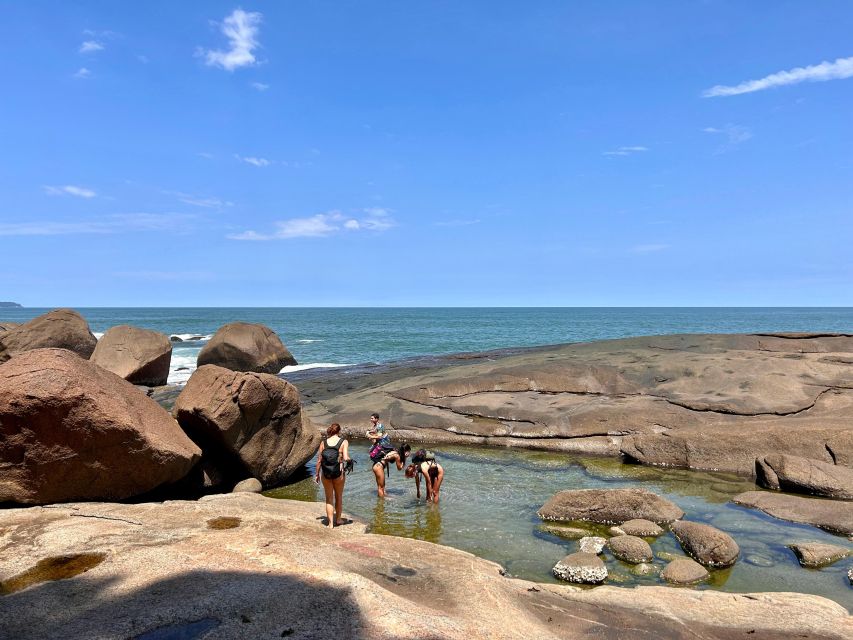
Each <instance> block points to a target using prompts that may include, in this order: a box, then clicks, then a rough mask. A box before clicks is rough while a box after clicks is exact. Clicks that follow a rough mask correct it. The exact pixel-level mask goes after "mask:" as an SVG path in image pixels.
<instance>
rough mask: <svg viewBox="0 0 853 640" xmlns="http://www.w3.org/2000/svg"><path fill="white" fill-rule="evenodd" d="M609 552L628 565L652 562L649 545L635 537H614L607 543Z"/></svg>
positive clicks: (652, 555) (652, 556) (652, 557)
mask: <svg viewBox="0 0 853 640" xmlns="http://www.w3.org/2000/svg"><path fill="white" fill-rule="evenodd" d="M607 546H608V547H609V548H610V552H611V553H612V554H613V555H614V556H616V557H617V558H619V559H620V560H623V561H624V562H628V563H630V564H640V563H646V562H652V561H653V560H654V554H653V553H652V548H651V547H650V546H649V543H648V542H646V541H645V540H643V539H642V538H637V537H636V536H628V535H625V536H616V537H614V538H610V540H608V541H607Z"/></svg>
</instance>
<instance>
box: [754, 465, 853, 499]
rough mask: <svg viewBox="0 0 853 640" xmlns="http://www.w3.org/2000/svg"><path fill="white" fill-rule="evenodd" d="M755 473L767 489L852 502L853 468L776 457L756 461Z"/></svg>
mask: <svg viewBox="0 0 853 640" xmlns="http://www.w3.org/2000/svg"><path fill="white" fill-rule="evenodd" d="M755 474H756V482H757V483H758V484H759V485H761V486H762V487H766V488H767V489H776V490H781V491H789V492H795V493H810V494H812V495H816V496H823V497H826V498H838V499H841V500H853V469H851V468H849V467H845V466H843V465H838V464H830V463H828V462H821V461H820V460H811V459H809V458H801V457H799V456H790V455H785V454H773V455H769V456H764V457H763V458H758V459H756V461H755Z"/></svg>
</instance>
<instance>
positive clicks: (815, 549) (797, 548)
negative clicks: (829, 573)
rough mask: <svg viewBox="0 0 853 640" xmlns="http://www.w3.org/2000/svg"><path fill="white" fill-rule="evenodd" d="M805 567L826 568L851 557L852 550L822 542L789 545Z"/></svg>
mask: <svg viewBox="0 0 853 640" xmlns="http://www.w3.org/2000/svg"><path fill="white" fill-rule="evenodd" d="M789 546H790V548H791V550H792V551H793V552H794V554H795V555H796V556H797V560H799V561H800V564H801V565H802V566H804V567H808V568H810V569H816V568H819V567H826V566H828V565H831V564H833V563H834V562H838V561H839V560H841V559H842V558H846V557H847V556H849V555H850V549H848V548H847V547H840V546H838V545H836V544H826V543H822V542H795V543H794V544H792V545H789Z"/></svg>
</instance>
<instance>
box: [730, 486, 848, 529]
mask: <svg viewBox="0 0 853 640" xmlns="http://www.w3.org/2000/svg"><path fill="white" fill-rule="evenodd" d="M732 501H733V502H734V503H735V504H740V505H743V506H745V507H752V508H753V509H760V510H761V511H763V512H764V513H766V514H768V515H771V516H773V517H774V518H779V519H780V520H789V521H791V522H801V523H804V524H811V525H814V526H815V527H820V528H821V529H825V530H826V531H830V532H832V533H840V534H843V535H851V534H853V502H847V501H840V500H821V499H819V498H803V497H800V496H792V495H787V494H782V493H771V492H769V491H747V492H745V493H741V494H738V495H736V496H735V497H734V498H732Z"/></svg>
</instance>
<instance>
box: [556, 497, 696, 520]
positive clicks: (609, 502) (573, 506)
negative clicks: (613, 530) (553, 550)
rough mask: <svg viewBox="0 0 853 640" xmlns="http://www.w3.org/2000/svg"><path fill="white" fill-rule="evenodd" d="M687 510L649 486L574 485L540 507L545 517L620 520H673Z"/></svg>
mask: <svg viewBox="0 0 853 640" xmlns="http://www.w3.org/2000/svg"><path fill="white" fill-rule="evenodd" d="M683 515H684V512H683V511H682V510H681V509H679V508H678V506H676V505H675V504H673V503H672V502H670V501H669V500H667V499H665V498H661V497H660V496H658V495H655V494H654V493H652V492H651V491H648V490H646V489H575V490H569V491H560V492H559V493H557V494H555V495H554V496H552V497H551V498H550V499H549V500H548V501H547V502H546V503H545V504H544V505H543V506H542V508H540V509H539V517H540V518H542V519H543V520H563V521H574V520H580V521H588V522H597V523H601V524H617V523H620V522H625V521H627V520H633V519H636V518H642V519H645V520H651V521H652V522H672V521H674V520H678V519H679V518H681V517H682V516H683Z"/></svg>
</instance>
